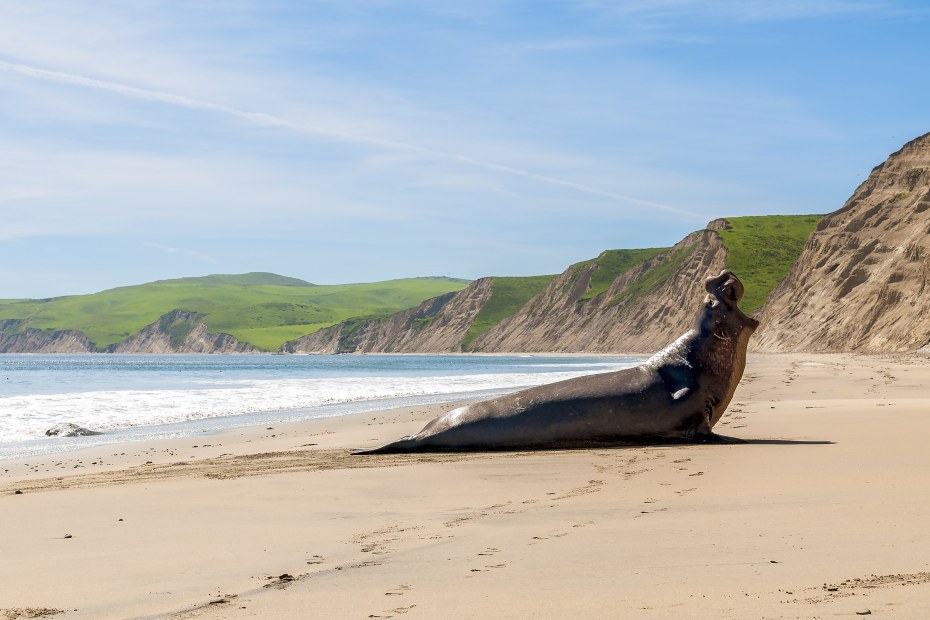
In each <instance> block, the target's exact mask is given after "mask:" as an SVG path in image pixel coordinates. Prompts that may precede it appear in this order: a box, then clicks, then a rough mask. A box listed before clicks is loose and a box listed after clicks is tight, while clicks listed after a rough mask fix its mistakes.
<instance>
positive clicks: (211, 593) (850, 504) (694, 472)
mask: <svg viewBox="0 0 930 620" xmlns="http://www.w3.org/2000/svg"><path fill="white" fill-rule="evenodd" d="M452 406H454V405H448V406H431V407H422V408H416V409H410V408H405V409H399V410H393V411H384V412H379V413H375V414H363V415H355V416H347V417H344V418H338V419H329V420H322V421H315V422H304V423H294V424H287V425H276V426H274V427H272V428H268V427H261V428H252V429H246V430H234V431H229V432H226V433H223V434H215V435H204V436H202V437H195V438H188V439H183V440H172V441H164V442H153V443H133V444H122V445H118V446H113V445H111V446H102V447H99V448H94V449H92V450H84V451H79V452H71V453H67V454H63V455H57V456H46V457H39V458H34V459H27V460H26V461H25V462H23V461H2V462H0V523H2V527H0V619H8V618H33V617H53V616H54V617H56V618H333V617H340V618H390V617H395V618H400V617H403V618H486V617H498V618H523V617H526V618H530V617H532V618H539V617H545V618H559V617H566V616H573V617H579V618H827V617H859V616H865V615H871V616H878V617H880V616H886V617H896V618H925V617H930V537H928V536H927V535H926V533H925V529H926V520H927V518H928V515H930V493H928V492H927V481H928V480H930V456H928V451H927V448H926V443H927V438H928V437H930V416H928V412H930V358H928V356H926V355H918V354H913V355H900V356H891V355H885V356H853V355H751V356H750V360H749V365H748V367H747V370H746V374H745V376H744V378H743V382H742V383H741V385H740V387H739V389H738V391H737V394H736V397H735V398H734V401H733V403H731V406H730V408H729V411H728V412H727V414H726V416H725V417H724V419H723V420H722V422H721V423H720V424H719V425H718V426H717V427H716V428H715V430H716V431H718V432H720V433H723V434H727V435H732V436H735V437H740V438H743V439H746V440H747V442H746V443H743V444H733V445H666V446H635V447H618V448H613V449H597V450H575V451H548V452H535V453H530V452H519V453H488V454H446V455H388V456H364V457H363V456H352V455H351V454H350V450H351V449H353V448H359V447H368V446H374V445H377V444H379V443H382V442H386V441H389V440H393V439H396V438H398V437H400V436H402V435H405V434H408V433H412V432H415V431H416V430H419V428H420V427H421V426H422V425H423V424H424V423H425V422H426V421H427V420H429V419H431V418H432V417H434V416H435V415H437V414H438V413H440V412H441V411H444V410H445V409H447V408H451V407H452Z"/></svg>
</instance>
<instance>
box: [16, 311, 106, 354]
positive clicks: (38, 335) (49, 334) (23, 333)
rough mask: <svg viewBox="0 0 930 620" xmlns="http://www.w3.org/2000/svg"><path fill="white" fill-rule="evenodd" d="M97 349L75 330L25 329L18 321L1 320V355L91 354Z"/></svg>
mask: <svg viewBox="0 0 930 620" xmlns="http://www.w3.org/2000/svg"><path fill="white" fill-rule="evenodd" d="M95 350H96V349H95V347H94V345H93V344H91V343H90V342H89V341H88V340H87V336H85V335H84V334H83V333H81V332H79V331H75V330H73V329H61V330H43V329H34V328H28V327H23V321H19V320H17V319H7V320H0V353H90V352H92V351H95Z"/></svg>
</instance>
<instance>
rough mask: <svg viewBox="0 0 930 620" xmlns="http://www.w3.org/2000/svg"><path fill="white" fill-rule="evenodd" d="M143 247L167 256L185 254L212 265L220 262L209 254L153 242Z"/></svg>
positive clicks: (147, 242) (146, 243)
mask: <svg viewBox="0 0 930 620" xmlns="http://www.w3.org/2000/svg"><path fill="white" fill-rule="evenodd" d="M142 245H144V246H145V247H147V248H152V249H155V250H161V251H162V252H165V253H166V254H183V255H185V256H192V257H194V258H197V259H200V260H202V261H203V262H205V263H211V264H214V265H215V264H216V263H217V262H218V261H217V260H216V259H215V258H213V257H212V256H210V255H209V254H204V253H203V252H197V251H195V250H184V249H181V248H175V247H172V246H170V245H163V244H161V243H152V242H151V241H146V242H145V243H143V244H142Z"/></svg>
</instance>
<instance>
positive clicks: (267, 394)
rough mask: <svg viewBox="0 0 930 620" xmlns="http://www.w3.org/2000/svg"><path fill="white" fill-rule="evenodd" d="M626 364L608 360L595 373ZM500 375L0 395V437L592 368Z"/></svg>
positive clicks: (491, 384) (395, 394)
mask: <svg viewBox="0 0 930 620" xmlns="http://www.w3.org/2000/svg"><path fill="white" fill-rule="evenodd" d="M619 367H622V365H617V364H603V365H602V366H601V367H599V368H597V369H596V370H594V371H593V372H607V371H610V370H616V369H617V368H619ZM591 373H592V369H590V368H588V369H587V370H585V371H573V372H568V371H566V372H546V373H500V374H472V375H451V376H428V377H383V376H382V377H379V376H371V377H338V378H315V379H282V380H254V381H248V380H245V381H243V380H240V381H222V382H219V381H215V382H212V383H210V386H211V387H204V388H199V387H197V388H194V389H158V390H111V391H89V392H77V391H71V392H67V393H58V394H30V395H16V396H6V397H0V443H8V442H19V441H24V440H30V439H37V438H43V437H44V435H45V431H46V430H47V429H49V428H51V427H52V426H54V425H55V424H58V423H61V422H71V423H74V424H78V425H79V426H83V427H86V428H89V429H93V430H97V431H112V430H116V429H125V428H133V427H140V426H154V425H161V424H170V423H176V422H185V421H190V420H199V419H203V418H214V417H221V416H239V415H244V414H254V413H261V412H271V411H294V410H302V409H312V408H315V407H320V406H324V405H331V404H336V403H352V402H358V401H370V400H380V399H394V398H404V397H417V396H423V397H427V396H436V395H447V396H448V399H447V400H450V401H451V400H454V399H455V396H456V395H461V394H467V393H476V392H482V391H486V390H496V391H502V390H515V389H518V388H521V387H527V386H531V385H539V384H542V383H549V382H553V381H559V380H562V379H569V378H573V377H577V376H580V375H583V374H591Z"/></svg>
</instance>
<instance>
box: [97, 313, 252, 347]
mask: <svg viewBox="0 0 930 620" xmlns="http://www.w3.org/2000/svg"><path fill="white" fill-rule="evenodd" d="M256 351H257V349H256V348H255V347H253V346H252V345H250V344H246V343H244V342H240V341H239V340H237V339H236V338H234V337H233V336H231V335H229V334H213V333H210V332H209V329H208V327H207V325H206V323H204V322H203V319H202V316H201V315H199V314H197V313H195V312H188V311H187V310H172V311H171V312H168V313H167V314H164V315H162V316H161V317H160V318H159V319H158V320H157V321H155V322H154V323H152V324H150V325H147V326H145V327H144V328H142V329H141V330H140V331H139V332H138V333H137V334H135V335H133V336H130V337H129V338H127V339H126V340H123V341H122V342H119V343H117V344H114V345H111V346H109V347H107V349H106V352H107V353H252V352H256Z"/></svg>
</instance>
